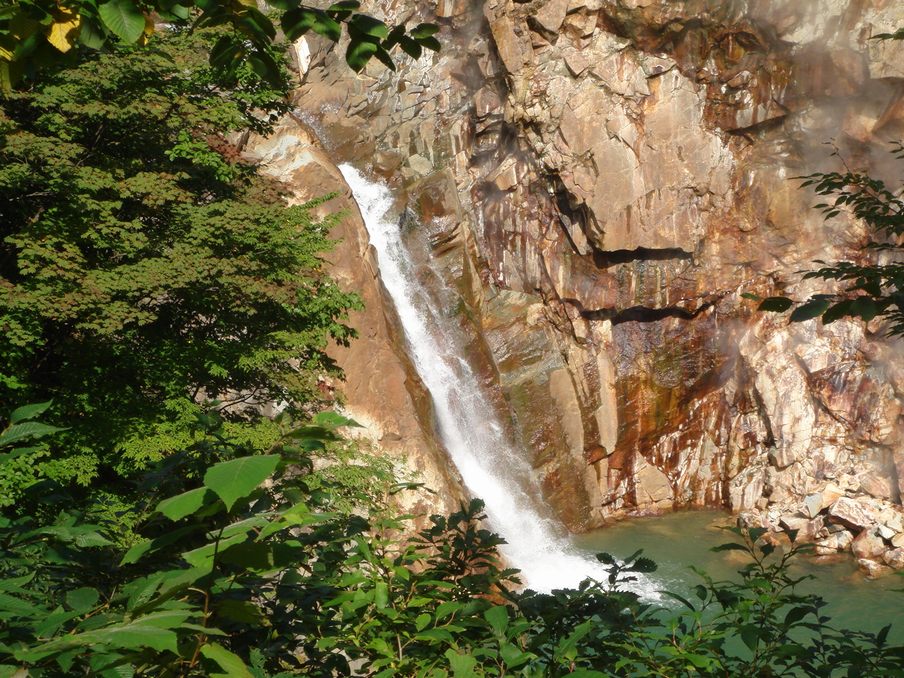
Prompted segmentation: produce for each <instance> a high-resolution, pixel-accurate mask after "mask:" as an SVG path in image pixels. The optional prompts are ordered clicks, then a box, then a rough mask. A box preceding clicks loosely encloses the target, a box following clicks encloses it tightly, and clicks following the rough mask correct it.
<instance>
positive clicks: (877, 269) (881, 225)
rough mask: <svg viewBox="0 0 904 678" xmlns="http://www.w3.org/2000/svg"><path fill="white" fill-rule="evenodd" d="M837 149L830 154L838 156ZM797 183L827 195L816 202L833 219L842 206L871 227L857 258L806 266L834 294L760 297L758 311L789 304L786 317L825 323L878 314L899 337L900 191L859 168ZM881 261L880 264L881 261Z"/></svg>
mask: <svg viewBox="0 0 904 678" xmlns="http://www.w3.org/2000/svg"><path fill="white" fill-rule="evenodd" d="M893 153H894V155H895V157H896V158H897V159H899V160H900V159H904V145H902V144H900V143H898V144H895V146H894V149H893ZM837 154H838V153H837V151H836V152H835V153H834V155H837ZM802 179H803V182H802V186H804V187H807V186H812V188H813V190H814V191H815V192H816V194H817V195H820V196H824V197H827V198H829V200H828V201H827V202H822V203H819V204H817V205H816V206H815V207H816V209H819V210H821V211H822V213H823V216H824V217H825V218H826V219H827V220H828V219H833V218H835V217H836V216H838V215H839V214H841V212H842V211H845V212H847V213H849V214H851V216H853V217H854V218H856V219H858V220H861V221H862V222H863V223H864V224H866V226H867V227H868V228H869V229H870V241H869V242H868V243H867V244H866V245H865V246H864V248H863V251H862V252H861V253H860V256H859V257H858V259H859V260H858V261H842V262H836V263H832V264H829V263H827V262H825V261H819V260H817V261H816V263H817V264H819V265H820V267H819V268H817V269H815V270H812V271H808V272H807V273H805V274H804V276H803V277H804V279H805V280H807V279H818V280H825V281H833V282H836V283H839V284H840V285H841V286H842V287H843V288H842V289H841V290H840V291H839V292H836V293H834V294H816V295H813V296H812V297H810V298H809V299H808V300H806V301H804V302H795V301H793V300H792V299H790V298H788V297H781V296H777V297H769V298H768V299H764V300H759V299H758V298H757V297H755V296H754V295H745V296H747V297H748V298H753V299H755V300H758V301H761V303H760V305H759V310H761V311H771V312H776V313H783V312H785V311H787V310H789V309H791V308H792V307H793V308H794V310H793V311H792V312H791V316H790V321H791V322H804V321H807V320H812V319H814V318H821V319H822V322H823V323H824V324H829V323H832V322H834V321H836V320H838V319H839V318H860V319H861V320H863V321H864V322H869V321H871V320H873V319H874V318H878V317H882V318H885V320H886V321H887V323H888V325H887V332H888V334H889V335H893V336H894V335H897V336H904V264H902V263H901V261H900V259H901V257H900V255H901V253H904V244H902V243H904V201H902V200H901V198H900V190H898V191H892V190H890V189H889V188H888V187H886V185H885V184H884V183H883V182H882V181H880V180H878V179H875V178H873V177H870V176H869V175H867V174H864V173H862V172H854V171H851V170H849V169H847V170H846V171H844V172H817V173H814V174H811V175H808V176H806V177H802ZM883 262H884V263H883Z"/></svg>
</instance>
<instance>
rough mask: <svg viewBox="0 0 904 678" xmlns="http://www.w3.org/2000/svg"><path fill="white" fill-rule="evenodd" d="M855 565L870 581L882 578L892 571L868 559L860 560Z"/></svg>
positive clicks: (886, 566)
mask: <svg viewBox="0 0 904 678" xmlns="http://www.w3.org/2000/svg"><path fill="white" fill-rule="evenodd" d="M857 565H858V566H859V567H860V570H861V571H862V572H863V574H865V575H866V576H867V577H868V578H870V579H878V578H879V577H883V576H885V575H886V574H890V573H891V572H892V569H891V568H890V567H888V565H882V564H881V563H877V562H876V561H875V560H869V559H868V558H861V559H860V560H858V561H857Z"/></svg>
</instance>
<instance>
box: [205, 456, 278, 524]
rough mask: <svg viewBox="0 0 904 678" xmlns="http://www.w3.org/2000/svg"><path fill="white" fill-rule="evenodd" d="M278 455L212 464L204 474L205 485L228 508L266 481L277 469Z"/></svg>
mask: <svg viewBox="0 0 904 678" xmlns="http://www.w3.org/2000/svg"><path fill="white" fill-rule="evenodd" d="M279 461H280V458H279V456H278V455H275V454H270V455H262V456H259V457H243V458H241V459H233V460H232V461H225V462H221V463H219V464H216V465H214V466H211V467H210V468H209V469H208V470H207V473H206V474H205V475H204V485H205V486H206V487H208V488H210V489H211V490H213V491H214V492H215V493H216V494H217V496H219V497H220V499H222V500H223V503H224V504H226V509H227V510H228V509H231V508H232V506H233V504H235V502H237V501H238V500H239V499H242V498H243V497H246V496H247V495H248V494H249V493H250V492H251V490H253V489H254V488H256V487H257V486H258V485H260V484H261V483H262V482H264V481H265V480H266V479H267V478H269V477H270V475H271V474H272V473H273V471H274V470H276V465H277V464H279Z"/></svg>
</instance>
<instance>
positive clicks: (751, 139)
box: [296, 0, 904, 549]
mask: <svg viewBox="0 0 904 678" xmlns="http://www.w3.org/2000/svg"><path fill="white" fill-rule="evenodd" d="M373 4H374V11H375V12H378V13H383V14H385V13H386V12H389V13H390V14H398V15H403V14H405V13H406V12H407V13H411V15H412V16H415V17H416V18H417V19H418V20H438V21H439V22H440V23H441V24H442V26H443V30H442V32H441V35H440V39H441V41H442V42H443V45H444V49H443V51H442V52H441V53H440V54H439V55H428V56H427V57H425V58H424V59H422V60H420V61H418V62H407V61H406V62H404V63H403V64H402V65H401V67H400V69H399V71H398V72H397V73H390V72H388V71H386V70H385V69H383V68H382V67H381V66H379V65H374V66H369V67H368V69H366V71H365V73H364V74H363V75H361V76H354V75H353V74H350V73H349V72H348V71H347V69H345V68H344V65H343V64H342V63H341V55H340V54H338V53H336V52H334V51H330V50H329V49H327V48H326V47H325V46H323V45H317V44H314V43H312V45H311V52H312V59H311V63H310V67H309V69H308V71H307V74H306V76H305V80H304V82H303V83H302V85H301V86H300V87H299V89H298V90H297V94H296V103H297V105H298V108H299V111H298V112H299V114H300V115H302V116H303V117H304V118H305V119H306V120H308V121H309V122H310V124H311V126H312V128H313V129H315V130H317V131H318V133H319V134H320V135H321V136H322V137H323V139H324V140H325V142H326V144H327V147H328V150H329V151H330V153H331V157H334V158H337V159H339V160H351V161H353V162H356V163H358V164H359V165H362V166H366V167H369V168H370V169H371V170H372V171H374V172H375V173H378V174H380V175H382V176H385V177H387V179H388V181H390V183H392V184H393V185H394V186H395V187H396V188H397V189H398V192H399V195H400V196H402V197H401V202H402V203H405V202H406V201H407V205H408V206H409V207H410V209H411V211H412V212H413V213H415V214H417V215H418V216H419V224H420V226H419V227H418V226H415V227H414V228H415V229H417V228H420V229H422V232H423V233H424V234H426V235H427V240H428V241H429V242H430V244H431V246H432V248H433V249H432V264H433V267H432V270H433V271H435V273H434V274H431V275H432V276H433V278H432V279H433V283H432V284H434V285H436V286H437V287H440V288H443V289H444V290H445V291H444V292H442V294H445V295H446V296H445V297H444V298H445V299H447V302H446V303H447V306H448V308H449V311H450V313H459V314H460V316H461V318H462V327H463V328H464V329H465V331H466V332H467V333H468V336H470V337H471V339H470V344H469V345H470V347H471V350H472V351H473V352H474V353H475V354H476V355H477V356H478V362H479V363H480V365H481V366H482V367H480V370H481V373H482V374H484V375H485V378H486V380H487V383H488V384H490V385H495V386H496V387H498V389H499V391H498V393H499V394H500V395H499V397H500V398H502V399H503V400H504V401H505V402H507V404H508V406H509V407H510V409H511V412H512V418H513V422H514V428H515V432H516V434H517V435H519V436H520V437H521V439H522V440H523V441H524V443H525V445H526V447H527V451H526V454H527V455H528V456H529V457H530V459H531V461H532V464H533V465H534V468H535V472H536V474H537V476H538V478H539V479H540V481H541V483H542V485H543V487H544V489H545V492H546V496H547V499H548V501H549V502H550V503H551V504H552V505H553V506H554V507H555V509H556V511H557V513H558V514H559V515H560V517H561V518H562V519H563V520H564V521H565V522H566V523H567V524H568V525H569V526H570V527H571V528H572V529H588V528H591V527H593V526H596V525H600V524H602V523H604V522H605V521H606V520H608V519H611V518H614V517H619V516H623V515H626V514H629V513H635V512H650V511H662V510H669V509H671V508H675V507H680V506H688V505H696V506H699V505H707V506H724V507H726V508H731V509H733V510H736V511H748V512H749V511H755V512H757V514H758V515H759V517H760V519H761V520H762V521H765V522H766V524H769V525H772V526H774V527H775V529H781V524H782V520H783V518H784V519H785V522H786V523H787V524H792V523H794V521H795V520H797V521H798V522H799V516H796V514H795V512H796V511H797V510H798V509H799V507H801V506H802V505H803V501H804V499H805V498H806V497H808V496H810V495H812V494H814V493H821V492H824V491H825V489H826V488H827V487H829V486H831V487H834V488H840V491H842V492H843V493H844V494H845V496H846V497H847V498H850V499H852V500H856V501H860V500H861V499H864V500H865V499H866V498H870V497H872V498H874V499H875V500H876V501H880V500H881V501H884V502H886V503H887V504H888V506H890V507H894V506H899V504H900V493H901V479H900V474H901V473H902V469H904V448H902V446H904V422H902V402H904V367H902V364H901V359H900V356H901V355H902V354H904V346H902V344H901V342H900V341H899V342H887V341H885V340H883V339H882V338H881V336H880V334H881V327H878V326H877V327H863V326H862V325H861V324H857V323H850V322H838V323H835V324H834V325H831V326H828V327H825V328H823V327H820V326H818V325H817V324H816V323H808V324H803V325H795V326H788V325H787V324H786V322H785V320H784V319H783V318H781V317H776V316H764V315H760V314H757V313H755V312H754V311H753V308H752V304H751V303H750V302H748V301H745V300H744V299H742V298H741V297H740V294H741V293H742V292H754V293H758V294H761V295H766V294H770V293H774V292H783V293H789V294H792V295H797V296H801V297H803V296H806V295H807V294H809V293H811V292H813V291H814V290H815V289H816V288H815V286H814V285H813V284H812V283H804V282H801V280H800V276H799V274H798V271H799V270H800V269H802V268H806V267H808V265H809V262H811V261H812V260H813V259H816V258H826V259H831V258H833V257H836V256H842V255H844V254H845V253H846V252H849V251H850V250H851V248H852V247H856V245H857V244H858V243H860V242H862V239H863V233H862V230H861V227H860V225H858V224H856V223H854V222H852V221H851V220H850V219H849V218H848V217H847V216H845V215H839V216H838V217H837V218H835V219H833V220H831V221H829V222H826V223H824V222H823V221H822V219H821V217H820V215H819V214H818V213H817V212H815V211H814V210H812V209H811V208H810V207H809V205H810V204H811V203H812V202H814V200H813V199H812V196H811V195H809V194H807V193H806V192H805V191H802V190H801V189H799V188H798V184H797V182H795V181H794V180H792V177H794V176H797V175H800V174H803V173H808V172H812V171H815V170H819V169H824V168H827V167H830V166H831V165H830V163H831V162H832V158H831V157H830V150H827V149H826V147H825V146H824V145H823V144H824V142H825V141H827V140H830V139H834V140H835V143H836V144H837V146H838V148H839V150H840V151H841V153H842V154H843V155H844V157H845V158H846V159H847V160H848V162H850V163H852V164H854V165H856V166H861V167H867V168H870V169H872V170H873V171H876V172H879V173H880V174H881V173H885V174H888V175H889V176H892V177H894V176H896V175H894V174H892V173H890V172H889V169H890V168H892V167H893V165H890V164H888V163H886V158H885V157H884V155H883V154H882V152H881V148H882V145H883V143H884V141H885V140H887V139H890V138H894V136H895V135H901V134H902V133H904V104H902V96H901V94H902V92H904V45H902V44H901V43H879V42H876V41H872V40H870V39H869V38H870V36H872V35H874V34H875V33H878V32H883V31H888V30H893V29H894V28H896V27H898V26H902V25H904V7H902V6H901V5H900V3H890V2H887V1H885V0H862V1H859V0H858V1H856V2H855V1H854V0H814V1H813V2H798V1H797V0H732V1H730V2H721V1H716V0H681V1H677V2H671V1H670V2H665V0H645V1H643V2H640V1H638V0H570V1H569V2H563V1H562V0H531V1H530V2H513V1H512V0H489V2H486V3H467V2H463V1H456V2H452V1H451V0H444V1H443V2H440V3H438V4H437V5H436V7H435V8H434V7H433V6H425V5H424V4H423V3H411V2H407V3H406V2H400V3H391V4H390V3H384V2H381V1H379V0H378V1H377V2H375V3H373ZM563 8H564V13H563ZM453 194H455V195H453ZM450 291H452V292H450ZM837 499H838V497H834V499H833V500H832V501H833V502H834V501H835V500H837ZM883 505H884V504H883ZM827 508H828V504H827V505H826V506H822V507H820V508H819V509H818V510H817V511H816V514H818V515H819V519H820V520H821V519H822V517H823V515H822V514H820V512H823V513H824V512H825V511H826V510H827ZM890 510H898V509H890ZM807 519H808V520H810V521H812V520H815V519H816V515H813V516H810V515H809V514H807ZM794 524H796V523H794ZM808 525H809V523H808ZM811 527H813V526H811ZM808 529H809V528H808ZM813 531H814V533H815V531H816V528H815V527H813ZM845 534H847V533H845ZM848 536H850V535H848ZM821 538H822V539H823V540H832V545H831V546H830V545H825V548H826V549H830V548H834V547H835V545H837V544H842V543H843V544H844V545H845V546H844V547H845V548H846V547H848V546H849V544H850V541H851V540H852V538H851V539H846V538H845V537H839V536H837V534H835V533H833V534H832V535H829V534H828V533H827V534H825V535H824V536H823V537H821ZM826 544H828V542H826Z"/></svg>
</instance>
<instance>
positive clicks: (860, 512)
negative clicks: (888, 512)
mask: <svg viewBox="0 0 904 678" xmlns="http://www.w3.org/2000/svg"><path fill="white" fill-rule="evenodd" d="M829 516H831V517H832V518H833V519H834V520H837V521H839V522H841V523H844V524H845V525H847V526H848V527H853V528H857V529H860V530H862V529H865V528H867V527H871V526H872V525H875V524H876V522H878V517H879V516H878V512H877V511H875V510H873V508H872V507H871V506H869V505H868V504H865V503H863V502H860V501H857V500H856V499H851V498H850V497H840V498H839V499H838V500H837V501H836V502H835V503H834V504H832V505H831V506H830V507H829Z"/></svg>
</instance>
